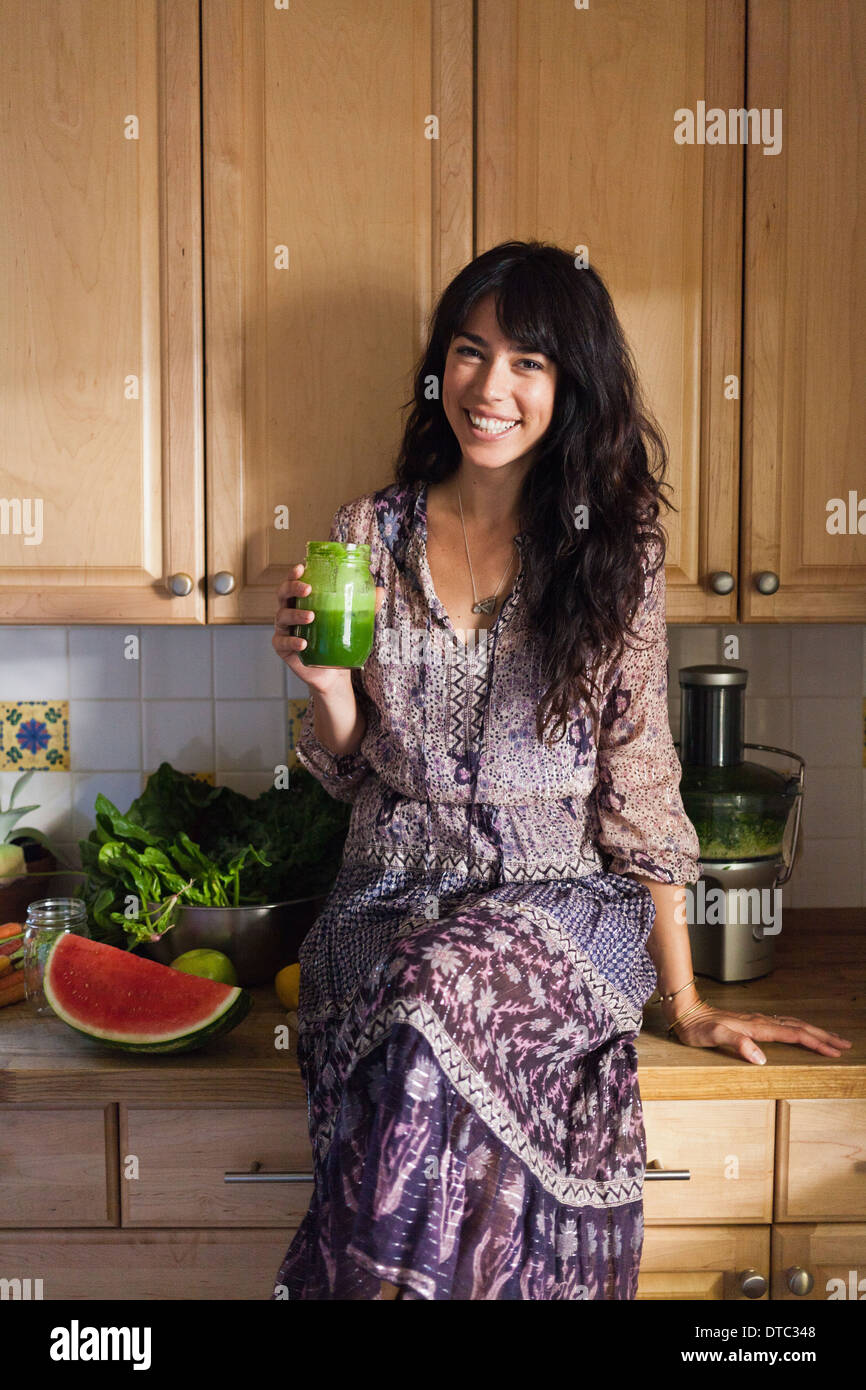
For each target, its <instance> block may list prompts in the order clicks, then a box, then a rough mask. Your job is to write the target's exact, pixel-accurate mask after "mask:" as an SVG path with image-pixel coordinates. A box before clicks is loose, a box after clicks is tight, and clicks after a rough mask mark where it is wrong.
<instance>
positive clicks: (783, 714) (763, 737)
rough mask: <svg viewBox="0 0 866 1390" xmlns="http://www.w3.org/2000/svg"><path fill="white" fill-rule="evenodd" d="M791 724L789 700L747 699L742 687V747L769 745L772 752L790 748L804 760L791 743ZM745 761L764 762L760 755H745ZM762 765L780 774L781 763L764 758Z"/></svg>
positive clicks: (747, 692)
mask: <svg viewBox="0 0 866 1390" xmlns="http://www.w3.org/2000/svg"><path fill="white" fill-rule="evenodd" d="M792 721H793V711H792V702H791V701H790V700H764V699H761V698H760V697H759V696H757V697H756V696H753V695H751V694H750V693H749V687H748V685H747V686H746V718H745V737H746V743H769V744H770V745H771V746H772V747H773V748H790V749H791V751H792V752H794V753H799V754H800V756H801V757H805V754H804V753H803V750H802V749H801V748H798V747H797V746H796V745H795V744H794V743H793V742H792V740H791V728H792ZM748 757H749V761H750V762H756V763H760V762H763V761H764V758H763V755H762V754H760V753H754V752H749V754H748ZM766 761H767V762H768V763H769V765H770V766H771V767H774V768H777V770H778V771H779V772H781V771H782V770H783V765H782V763H781V762H777V761H776V760H775V759H772V758H770V757H767V759H766ZM792 771H793V768H792Z"/></svg>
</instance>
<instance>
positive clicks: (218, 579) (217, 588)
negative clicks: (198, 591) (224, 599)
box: [213, 570, 235, 594]
mask: <svg viewBox="0 0 866 1390" xmlns="http://www.w3.org/2000/svg"><path fill="white" fill-rule="evenodd" d="M213 587H214V593H215V594H230V593H231V591H232V589H233V588H234V587H235V577H234V575H233V574H232V573H231V572H230V571H229V570H220V571H219V573H218V574H215V575H214V577H213Z"/></svg>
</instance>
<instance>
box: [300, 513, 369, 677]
mask: <svg viewBox="0 0 866 1390" xmlns="http://www.w3.org/2000/svg"><path fill="white" fill-rule="evenodd" d="M301 579H302V581H303V582H304V583H305V584H309V585H311V586H312V587H311V592H310V593H309V594H307V595H306V597H304V598H298V599H297V600H296V602H295V606H296V607H298V608H308V609H310V611H311V612H313V613H314V614H315V617H314V618H313V621H312V622H311V623H306V624H302V623H299V624H296V626H295V627H294V628H293V630H292V636H293V637H303V638H304V639H305V640H306V643H307V645H306V647H304V649H303V651H300V652H298V656H299V657H300V658H301V661H302V662H303V664H304V665H305V666H352V667H355V666H363V664H364V662H365V661H366V660H367V657H368V656H369V655H370V652H371V651H372V650H373V627H374V624H375V620H376V585H375V583H374V581H373V576H372V574H371V573H370V547H369V545H361V544H358V545H355V544H354V543H351V542H347V543H346V544H345V545H344V544H343V543H342V542H341V541H307V557H306V560H305V561H304V573H303V575H302V576H301Z"/></svg>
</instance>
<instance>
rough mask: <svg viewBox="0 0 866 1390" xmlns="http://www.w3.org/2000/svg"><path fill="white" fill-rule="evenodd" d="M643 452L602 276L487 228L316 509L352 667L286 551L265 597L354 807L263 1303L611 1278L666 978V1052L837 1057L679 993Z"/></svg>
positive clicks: (675, 777)
mask: <svg viewBox="0 0 866 1390" xmlns="http://www.w3.org/2000/svg"><path fill="white" fill-rule="evenodd" d="M440 389H441V400H440ZM648 451H651V452H652V453H654V455H655V461H656V464H657V468H656V469H655V472H657V473H658V474H659V477H661V475H662V474H663V471H664V467H665V463H666V458H665V450H664V444H663V442H662V438H661V436H660V434H659V432H658V430H657V427H655V426H654V424H653V423H652V422H651V420H650V418H649V417H648V416H647V414H646V413H645V411H644V409H643V407H642V405H641V401H640V397H639V393H638V389H637V385H636V381H635V375H634V370H633V367H632V365H631V361H630V357H629V353H628V349H627V347H626V344H625V342H624V338H623V334H622V330H621V328H620V326H619V323H618V321H617V318H616V315H615V313H614V310H613V306H612V304H611V301H610V297H609V295H608V293H607V290H606V288H605V286H604V284H603V282H602V280H601V279H600V277H599V276H598V275H597V273H596V272H595V271H594V270H590V269H576V268H575V266H574V264H573V262H572V260H571V258H570V257H569V256H568V255H567V254H566V253H565V252H564V251H561V250H559V249H557V248H555V247H552V246H549V245H545V244H542V243H538V242H532V243H522V242H509V243H505V244H503V245H501V246H497V247H495V248H494V249H493V250H490V251H487V252H485V254H483V255H481V256H479V257H478V258H477V259H476V260H474V261H473V262H472V263H471V264H470V265H468V266H467V267H466V268H465V269H464V270H463V271H461V273H460V274H459V275H458V276H457V277H456V279H455V280H454V281H453V282H452V284H451V285H449V287H448V288H447V289H446V291H445V292H444V294H443V295H442V298H441V300H440V302H439V304H438V306H437V309H436V312H435V315H434V319H433V324H432V329H431V334H430V342H429V346H428V348H427V351H426V353H425V354H424V356H423V359H422V361H421V362H420V364H419V367H418V371H417V374H416V377H415V397H414V410H413V412H412V414H411V416H410V419H409V421H408V424H407V428H406V431H405V436H404V440H403V445H402V449H401V453H400V458H399V461H398V465H397V471H396V481H395V482H394V483H392V484H391V485H390V486H388V487H385V488H383V489H381V490H379V491H378V492H375V493H372V494H370V495H367V496H364V497H360V498H357V499H355V500H354V501H352V502H349V503H346V504H345V505H343V506H341V507H340V508H339V510H338V511H337V513H336V516H335V519H334V524H333V526H332V529H331V539H332V540H341V541H355V542H369V544H370V546H371V557H372V560H371V569H372V572H373V574H374V576H375V578H376V585H377V619H376V637H375V645H374V648H373V652H372V654H371V656H370V657H369V658H368V660H367V662H366V664H365V666H364V667H363V670H361V671H357V670H356V671H353V672H348V671H344V670H338V669H335V668H316V667H305V666H304V665H303V663H302V662H301V661H300V658H299V656H298V653H299V652H300V651H301V650H303V646H304V639H303V638H302V637H300V636H293V635H291V633H290V628H291V627H292V626H294V625H296V624H303V623H306V622H309V621H310V620H311V618H312V612H311V611H309V610H304V609H303V607H302V606H301V608H300V609H299V610H295V611H291V612H290V611H288V609H287V606H286V605H287V604H288V605H292V604H294V603H295V602H296V601H297V602H298V603H300V604H301V605H302V602H303V598H304V596H305V595H306V594H308V593H309V592H310V588H309V585H307V584H305V583H304V582H303V580H302V578H301V575H302V573H303V566H302V565H295V566H294V569H293V572H292V576H291V577H290V578H289V579H288V580H286V581H285V582H284V583H283V584H282V585H281V586H280V588H279V598H280V600H281V607H280V609H279V611H278V614H277V618H276V624H275V626H276V632H275V635H274V639H273V644H274V647H275V649H276V651H277V652H278V653H279V654H280V656H281V657H282V658H283V660H284V661H285V662H286V664H287V665H288V666H289V667H290V669H291V670H293V671H294V672H295V673H296V674H297V675H298V676H300V677H301V678H302V679H303V680H304V681H305V682H306V683H307V685H308V686H309V688H310V691H311V693H312V697H311V700H310V703H309V706H308V708H307V711H306V714H305V718H304V722H303V727H302V732H301V737H300V739H299V741H298V746H297V754H298V758H299V760H300V761H301V763H302V764H303V765H304V766H305V767H307V768H308V769H309V770H310V771H311V772H312V773H313V774H314V775H315V776H316V777H317V778H319V780H320V781H321V782H322V783H323V785H324V786H325V787H326V788H327V790H328V791H329V792H330V793H331V794H332V795H333V796H335V797H338V798H340V799H342V800H346V801H351V802H353V803H354V804H353V811H352V819H351V824H350V828H349V834H348V837H347V840H346V844H345V849H344V855H343V863H342V866H341V870H340V873H339V876H338V878H337V880H336V883H335V885H334V887H333V889H332V891H331V893H330V895H329V897H328V899H327V902H326V904H325V906H324V910H323V911H322V913H321V915H320V916H319V918H318V919H317V921H316V923H315V925H314V927H313V929H312V930H311V932H310V933H309V935H308V937H307V938H306V940H305V942H304V945H303V948H302V952H301V993H300V1010H299V1044H298V1057H299V1063H300V1066H301V1069H302V1072H303V1075H304V1080H305V1083H306V1086H307V1090H308V1096H309V1115H310V1131H311V1138H312V1142H313V1150H314V1168H315V1191H314V1195H313V1198H312V1202H311V1205H310V1209H309V1211H308V1213H307V1216H306V1218H305V1220H304V1222H303V1224H302V1226H301V1228H300V1229H299V1231H298V1233H297V1235H296V1237H295V1239H294V1241H293V1242H292V1245H291V1247H290V1248H289V1251H288V1253H287V1255H286V1258H285V1260H284V1261H283V1264H282V1266H281V1268H280V1271H279V1274H278V1276H277V1284H278V1289H277V1290H275V1295H274V1296H275V1297H285V1296H288V1298H290V1299H378V1298H388V1297H402V1298H408V1299H413V1298H415V1299H443V1300H447V1299H552V1300H559V1299H577V1298H593V1299H595V1298H604V1299H609V1298H634V1296H635V1291H636V1285H637V1274H638V1267H639V1263H640V1254H641V1247H642V1240H643V1206H642V1185H643V1176H644V1169H645V1162H646V1146H645V1138H644V1128H643V1119H642V1111H641V1104H640V1093H639V1089H638V1079H637V1058H636V1050H635V1039H636V1037H637V1034H638V1032H639V1030H640V1027H641V1021H642V1009H643V1006H644V1005H645V1004H646V1003H647V1001H648V999H649V997H650V995H651V994H652V992H653V989H654V987H655V986H656V983H658V988H659V990H660V991H661V992H662V994H663V995H664V998H663V1000H662V1010H663V1012H664V1014H665V1016H666V1018H667V1021H668V1024H669V1025H671V1026H673V1029H674V1033H675V1035H676V1036H678V1037H679V1039H680V1040H681V1041H682V1042H684V1043H686V1044H688V1045H690V1046H694V1047H720V1048H722V1049H724V1050H726V1051H733V1052H735V1053H736V1054H737V1055H739V1056H742V1057H743V1058H746V1059H748V1060H751V1061H756V1062H761V1061H763V1060H764V1058H763V1056H762V1055H761V1053H760V1051H759V1049H758V1048H757V1046H756V1043H755V1040H757V1039H764V1040H771V1039H776V1040H779V1041H784V1042H792V1043H799V1044H801V1045H803V1046H805V1047H810V1048H812V1049H814V1050H815V1051H818V1052H822V1053H824V1054H825V1055H828V1056H838V1055H839V1048H840V1047H842V1046H846V1045H848V1044H847V1043H846V1042H845V1040H843V1039H841V1038H838V1037H836V1036H835V1035H834V1034H830V1033H827V1032H825V1031H824V1030H822V1029H820V1028H816V1027H813V1026H811V1025H810V1024H807V1023H803V1022H802V1021H801V1020H799V1019H792V1018H787V1019H770V1018H767V1017H764V1016H763V1015H757V1014H749V1015H742V1014H733V1013H728V1012H725V1011H721V1010H715V1009H711V1008H710V1007H709V1006H707V1005H705V1004H704V1005H702V1004H701V1003H700V1001H699V997H698V993H697V987H696V985H695V982H694V980H693V978H692V976H693V970H692V965H691V957H690V951H689V940H688V930H687V927H686V925H685V915H684V901H685V886H684V885H685V884H686V883H693V882H696V881H697V879H698V878H699V861H698V853H699V845H698V840H697V836H696V833H695V830H694V827H693V826H692V825H691V823H690V822H689V821H688V819H687V818H686V816H685V813H684V810H683V805H682V801H681V799H680V794H679V778H680V767H679V763H678V760H677V757H676V753H675V750H674V747H673V743H672V739H671V734H670V728H669V724H668V715H667V705H666V689H667V637H666V628H665V574H664V569H663V567H662V565H663V559H664V533H663V531H662V530H661V528H660V527H659V526H658V525H657V517H658V512H659V501H660V500H664V499H662V498H661V497H660V486H661V485H660V483H659V481H658V480H657V478H656V477H655V476H654V472H653V471H651V470H650V468H649V466H648V458H649V455H648ZM665 486H666V484H665ZM665 505H666V506H667V505H670V504H669V503H667V502H665ZM494 586H495V587H494ZM625 638H629V639H634V640H633V641H632V640H628V641H626V640H624V639H625ZM419 639H420V640H419ZM678 908H679V911H678V910H677V909H678ZM678 1020H681V1021H680V1022H678Z"/></svg>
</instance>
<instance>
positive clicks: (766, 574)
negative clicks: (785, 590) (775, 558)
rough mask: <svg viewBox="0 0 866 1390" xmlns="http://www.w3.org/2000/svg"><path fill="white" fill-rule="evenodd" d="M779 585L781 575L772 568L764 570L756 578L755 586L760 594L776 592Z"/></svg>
mask: <svg viewBox="0 0 866 1390" xmlns="http://www.w3.org/2000/svg"><path fill="white" fill-rule="evenodd" d="M778 587H779V576H778V575H777V574H774V573H773V571H772V570H764V571H763V573H762V574H759V575H758V577H757V579H756V580H755V588H756V589H757V591H758V593H759V594H774V593H775V592H776V590H777V589H778Z"/></svg>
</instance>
